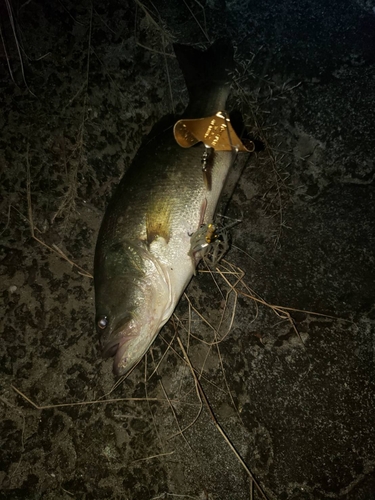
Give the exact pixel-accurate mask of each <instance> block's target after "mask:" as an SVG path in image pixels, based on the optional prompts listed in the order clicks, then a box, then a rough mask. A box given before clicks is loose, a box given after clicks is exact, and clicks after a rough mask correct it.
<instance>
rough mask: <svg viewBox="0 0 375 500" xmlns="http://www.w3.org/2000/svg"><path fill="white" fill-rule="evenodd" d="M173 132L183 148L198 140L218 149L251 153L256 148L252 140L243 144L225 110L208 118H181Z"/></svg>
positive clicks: (192, 144)
mask: <svg viewBox="0 0 375 500" xmlns="http://www.w3.org/2000/svg"><path fill="white" fill-rule="evenodd" d="M173 133H174V137H175V139H176V141H177V143H178V144H179V145H180V146H181V147H183V148H190V147H191V146H194V145H195V144H198V142H203V143H204V144H205V145H206V146H207V147H210V148H214V149H215V150H216V151H232V150H233V149H237V150H238V151H243V152H246V153H251V152H252V151H254V150H255V145H254V143H253V142H252V141H249V143H248V144H247V145H246V146H245V145H244V144H243V142H242V141H241V139H240V138H239V137H238V135H237V134H236V132H235V131H234V128H233V127H232V124H231V122H230V119H229V117H227V115H226V113H225V112H224V111H219V112H217V113H216V114H215V115H212V116H208V117H206V118H193V119H182V120H179V121H178V122H177V123H176V124H175V126H174V128H173Z"/></svg>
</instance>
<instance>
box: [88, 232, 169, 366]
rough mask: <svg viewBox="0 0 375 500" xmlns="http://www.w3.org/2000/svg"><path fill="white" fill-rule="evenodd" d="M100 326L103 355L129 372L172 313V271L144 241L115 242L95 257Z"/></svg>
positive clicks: (98, 324)
mask: <svg viewBox="0 0 375 500" xmlns="http://www.w3.org/2000/svg"><path fill="white" fill-rule="evenodd" d="M94 280H95V306H96V329H97V332H98V334H99V337H100V342H101V345H102V349H103V356H104V357H106V358H108V357H114V359H113V371H114V373H115V374H116V375H124V374H126V373H127V372H129V370H131V369H132V368H133V367H134V366H135V365H136V364H137V363H138V362H139V361H140V360H141V359H142V357H143V355H144V354H145V353H146V352H147V350H148V348H149V347H150V345H151V344H152V342H153V341H154V339H155V337H156V335H157V334H158V332H159V331H160V329H161V327H162V326H163V325H164V323H165V322H166V321H167V319H168V318H169V316H170V314H172V312H173V304H172V300H171V290H170V283H169V276H168V273H167V272H166V271H165V268H164V266H163V265H162V264H160V263H159V262H158V260H157V259H156V258H155V257H154V256H153V255H152V254H151V253H150V252H149V251H148V250H147V248H146V247H143V246H142V245H134V244H133V243H129V242H122V243H121V244H114V245H111V246H110V248H109V249H107V250H106V251H105V252H102V251H98V250H97V252H96V256H95V270H94Z"/></svg>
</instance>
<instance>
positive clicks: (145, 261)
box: [94, 41, 235, 375]
mask: <svg viewBox="0 0 375 500" xmlns="http://www.w3.org/2000/svg"><path fill="white" fill-rule="evenodd" d="M174 49H175V53H176V56H177V59H178V62H179V65H180V67H181V70H182V72H183V74H184V78H185V82H186V85H187V88H188V92H189V104H188V107H187V109H186V111H185V113H184V114H183V116H182V117H178V118H177V117H167V118H164V119H162V120H161V122H159V123H158V124H157V125H156V126H155V127H154V129H153V130H152V131H151V133H150V134H149V136H148V137H147V138H146V140H145V141H144V143H143V145H142V146H141V148H140V149H139V151H138V152H137V154H136V156H135V158H134V161H133V162H132V164H131V166H130V167H129V169H128V170H127V171H126V173H125V175H124V176H123V178H122V180H121V182H120V184H119V186H118V187H117V190H116V191H115V194H114V196H113V198H112V199H111V201H110V203H109V205H108V208H107V210H106V212H105V215H104V219H103V222H102V225H101V228H100V231H99V235H98V240H97V244H96V251H95V264H94V279H95V301H96V325H97V330H98V333H99V334H100V337H101V343H102V347H103V354H104V356H106V357H109V356H114V362H113V370H114V373H115V374H117V375H122V374H125V373H127V372H128V371H129V370H130V369H131V368H133V367H134V366H135V365H136V364H137V363H138V362H139V361H140V360H141V359H142V357H143V355H144V354H145V353H146V351H147V350H148V348H149V347H150V345H151V344H152V342H153V341H154V339H155V337H156V336H157V334H158V332H159V331H160V329H161V328H162V326H163V325H164V324H165V323H166V321H167V320H168V319H169V318H170V316H171V315H172V313H173V311H174V309H175V307H176V305H177V303H178V301H179V299H180V297H181V295H182V293H183V291H184V290H185V288H186V286H187V285H188V283H189V281H190V280H191V278H192V276H193V274H194V272H195V266H196V264H197V260H199V259H197V258H195V257H194V255H193V256H192V254H191V236H192V234H194V233H195V232H196V231H197V230H198V229H199V228H200V226H201V225H202V224H209V223H211V222H213V218H214V214H215V209H216V206H217V203H218V200H219V197H220V193H221V191H222V188H223V186H224V183H225V179H226V177H227V174H228V170H229V169H230V166H231V165H232V163H233V161H234V156H235V151H213V152H211V154H210V161H209V168H208V169H207V170H208V171H207V172H206V176H204V175H202V158H204V157H205V156H204V152H205V150H206V148H205V146H204V144H202V143H200V144H197V145H195V146H193V147H191V148H183V147H181V146H180V145H178V144H177V142H176V139H175V137H174V133H173V126H174V125H175V124H176V121H177V120H178V119H179V118H183V119H190V118H203V117H208V116H211V115H215V113H217V112H218V111H220V110H225V105H226V100H227V97H228V94H229V90H230V77H229V74H228V72H229V71H230V70H232V68H233V49H232V47H231V45H230V44H229V43H227V42H225V41H218V42H216V43H214V44H213V45H212V46H211V47H210V48H209V49H208V50H207V51H205V52H202V51H199V50H196V49H193V48H191V47H187V46H183V45H175V46H174Z"/></svg>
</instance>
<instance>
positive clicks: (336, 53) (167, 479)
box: [0, 0, 375, 500]
mask: <svg viewBox="0 0 375 500" xmlns="http://www.w3.org/2000/svg"><path fill="white" fill-rule="evenodd" d="M9 5H10V4H9V3H8V2H7V1H6V0H4V1H3V2H1V3H0V23H1V34H2V43H1V44H0V64H1V65H0V71H1V73H0V87H1V88H0V103H1V109H0V179H1V198H0V203H1V215H0V250H1V253H0V259H1V260H0V272H1V282H0V296H1V310H2V311H3V314H1V343H0V391H1V392H0V409H1V420H0V428H1V431H0V432H1V433H0V443H1V444H0V485H1V486H0V498H4V499H21V498H25V499H43V500H52V499H54V500H56V499H59V500H60V499H61V500H65V499H71V498H75V499H85V500H96V499H124V500H125V499H126V500H156V499H174V498H176V499H177V498H178V499H196V500H250V499H258V500H259V499H262V498H263V499H265V498H267V499H268V500H275V499H278V500H289V499H295V500H300V499H303V500H313V499H314V500H323V499H340V500H370V499H375V474H374V468H375V452H374V450H375V435H374V430H373V426H374V421H375V401H374V399H375V398H374V388H375V387H374V385H375V380H374V372H375V370H374V368H375V339H374V321H375V306H374V296H375V295H374V292H375V279H374V278H375V266H374V261H375V230H374V220H375V191H374V179H375V166H374V149H375V139H374V130H375V120H374V111H373V110H374V106H375V102H374V100H375V11H374V4H373V2H371V1H369V0H351V1H349V0H341V1H336V0H332V1H331V2H326V0H318V1H316V2H307V1H305V0H302V1H300V2H295V1H293V0H281V1H280V2H277V3H275V2H271V1H270V0H263V1H262V2H259V1H257V0H255V1H253V2H247V1H234V0H207V1H201V2H198V1H197V0H194V1H193V0H181V1H178V2H177V1H176V2H171V1H169V2H168V1H167V0H164V1H163V0H157V1H156V2H151V1H149V0H145V1H143V0H142V1H141V0H128V1H127V0H121V1H120V0H117V1H112V2H110V1H104V2H97V1H94V2H93V3H91V2H89V1H85V0H84V1H82V2H72V1H71V0H62V1H56V0H51V1H50V2H43V1H37V0H32V1H26V2H25V1H17V0H14V1H12V2H11V10H9ZM223 35H229V36H230V38H231V39H232V40H233V44H234V45H235V47H236V61H237V69H236V72H235V74H234V75H233V90H232V93H231V98H230V101H229V103H228V109H237V110H239V111H241V113H242V115H243V118H244V121H245V124H246V126H247V129H248V130H249V132H250V133H251V134H252V136H253V137H254V138H256V139H259V140H260V141H261V142H262V143H263V144H264V149H263V151H260V152H258V153H256V154H253V155H252V156H251V157H250V158H249V159H248V161H247V162H246V160H247V159H246V158H244V157H243V156H242V157H241V158H240V159H239V163H238V164H237V167H235V169H234V173H233V175H234V176H236V175H237V174H239V173H240V172H241V169H242V174H241V176H240V179H239V181H238V184H237V186H236V188H235V191H234V193H233V196H232V197H231V199H230V202H229V204H228V206H227V207H226V208H227V210H226V215H227V217H229V219H225V220H228V221H232V220H235V219H240V220H241V223H239V224H237V225H236V226H235V227H233V228H232V229H231V234H232V241H233V246H232V248H231V250H230V252H229V253H228V254H227V256H226V260H225V261H223V262H222V263H221V264H220V266H219V267H218V269H217V270H216V271H214V272H211V273H210V272H208V271H209V270H208V268H207V267H205V266H204V264H202V265H201V266H200V268H199V272H198V274H197V276H196V277H194V278H193V280H192V282H191V283H190V285H189V287H188V289H187V291H186V295H185V296H184V297H183V298H182V299H181V302H180V304H179V306H178V307H177V310H176V311H175V315H174V316H173V317H172V318H171V320H170V321H169V322H168V323H167V325H166V326H165V327H164V328H163V330H162V332H161V334H160V335H159V337H158V338H157V340H156V341H155V343H154V344H153V346H152V348H151V349H150V351H149V353H148V354H147V356H146V357H145V359H144V360H143V361H142V362H141V363H140V364H139V365H138V367H137V368H136V370H134V371H133V373H132V374H131V375H130V376H129V377H128V378H127V379H126V380H122V379H120V380H119V381H117V380H116V379H115V378H114V376H113V375H112V371H111V361H110V360H108V361H103V360H102V358H101V354H100V349H99V342H98V339H97V336H96V333H95V328H94V300H93V280H92V278H91V274H92V272H93V253H94V246H95V241H96V236H97V232H98V228H99V225H100V222H101V218H102V216H103V213H104V211H105V207H106V205H107V203H108V200H109V198H110V196H111V193H112V192H113V190H114V187H115V185H116V184H117V183H118V181H119V179H120V177H121V175H122V173H123V172H124V171H125V169H126V168H127V167H128V166H129V164H130V162H131V160H132V158H133V156H134V154H135V152H136V150H137V148H138V147H139V145H140V143H141V141H142V138H143V137H144V136H145V135H146V134H147V133H148V132H149V130H150V129H151V127H152V125H153V124H154V123H156V121H157V120H159V119H160V118H161V117H162V116H164V115H165V114H167V113H170V112H176V113H178V112H181V111H182V110H183V109H184V106H185V104H186V101H187V93H186V89H185V85H184V82H183V78H182V75H181V73H180V70H179V68H178V65H177V62H176V59H175V57H174V55H173V49H172V43H173V42H179V43H187V44H192V45H194V46H201V47H203V46H204V44H206V45H207V44H208V41H211V42H212V41H213V40H215V39H217V38H219V37H221V36H223ZM232 180H233V179H232ZM228 193H229V191H228ZM59 254H60V255H59ZM68 259H69V260H68ZM304 311H305V312H304ZM180 342H181V344H180ZM181 345H182V346H183V349H184V350H185V353H186V356H184V353H183V350H182V348H181ZM187 358H188V359H189V360H190V364H189V363H188V362H187ZM193 368H194V369H195V370H196V372H195V373H196V374H197V377H199V380H200V383H201V387H202V388H203V390H204V393H205V395H206V397H207V400H208V402H209V405H210V408H211V413H210V412H209V410H208V408H207V405H206V404H205V401H204V400H202V396H201V394H200V393H199V390H198V389H197V384H196V380H195V378H194V377H193V373H192V370H193ZM27 398H28V399H27ZM32 403H33V404H32ZM213 416H214V418H215V419H216V424H215V422H214V419H213ZM225 436H226V437H227V440H226V439H225ZM229 443H231V445H232V446H233V448H231V447H230V445H229ZM241 460H242V461H243V463H241ZM250 474H252V475H253V478H254V479H255V481H256V484H255V482H254V481H252V479H251V477H250ZM258 486H259V487H258Z"/></svg>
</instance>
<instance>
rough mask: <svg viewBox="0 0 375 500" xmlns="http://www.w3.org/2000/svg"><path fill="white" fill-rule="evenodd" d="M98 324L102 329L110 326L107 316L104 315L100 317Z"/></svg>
mask: <svg viewBox="0 0 375 500" xmlns="http://www.w3.org/2000/svg"><path fill="white" fill-rule="evenodd" d="M97 324H98V327H99V328H100V329H101V330H104V329H105V328H107V326H108V318H107V316H102V317H101V318H99V319H98V322H97Z"/></svg>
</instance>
